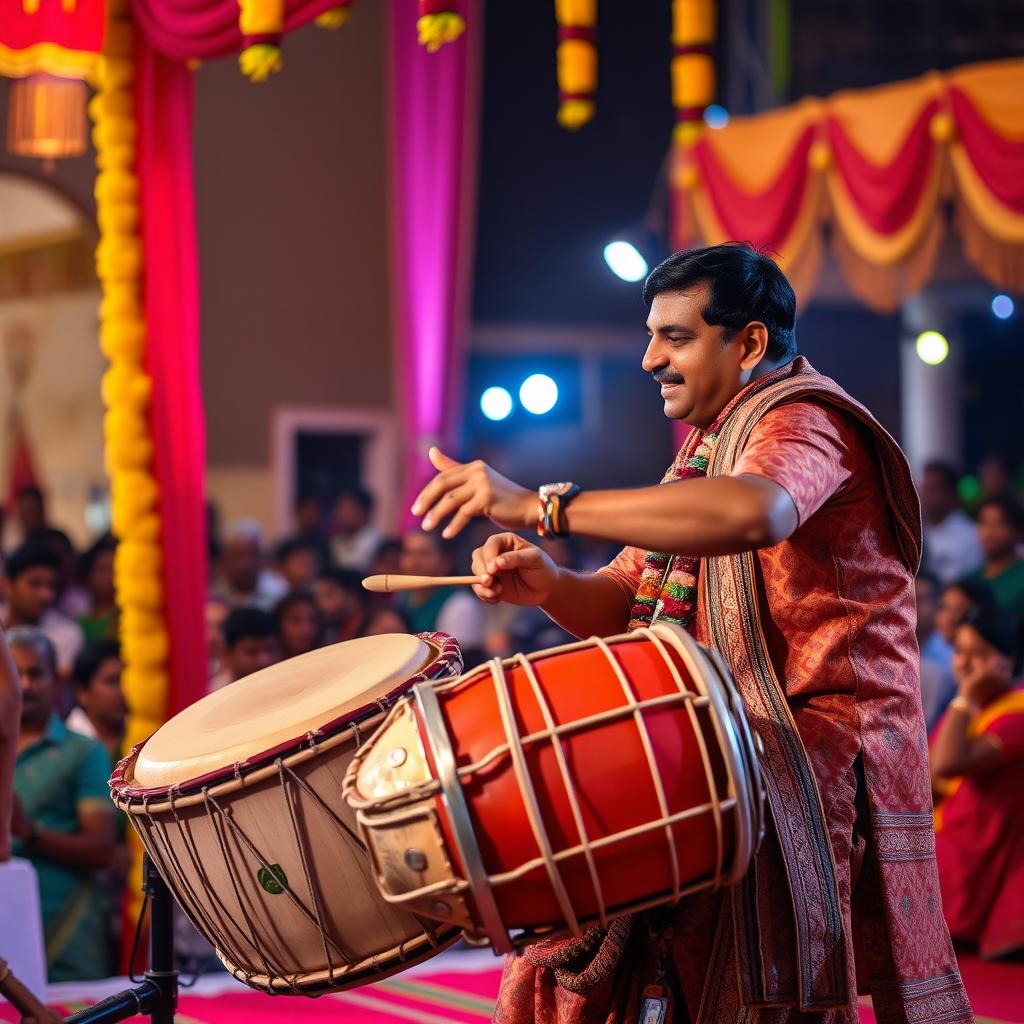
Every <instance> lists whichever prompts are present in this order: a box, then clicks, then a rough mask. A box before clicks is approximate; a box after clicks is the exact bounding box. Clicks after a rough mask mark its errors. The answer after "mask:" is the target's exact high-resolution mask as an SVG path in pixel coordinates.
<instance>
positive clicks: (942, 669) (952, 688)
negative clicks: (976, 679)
mask: <svg viewBox="0 0 1024 1024" xmlns="http://www.w3.org/2000/svg"><path fill="white" fill-rule="evenodd" d="M940 589H941V588H940V585H939V581H938V580H937V579H936V578H935V577H934V576H933V575H932V574H931V573H930V572H926V571H922V572H921V573H920V574H919V575H918V577H917V579H916V580H915V581H914V590H915V592H916V594H917V643H918V646H919V647H920V649H921V706H922V707H923V708H924V723H925V727H926V728H927V730H928V732H929V733H930V732H931V731H932V728H933V727H934V725H935V723H936V722H937V721H938V720H939V717H940V716H941V715H942V712H943V711H945V710H946V705H947V704H949V702H950V701H951V700H952V699H953V698H954V697H955V696H956V680H955V679H954V678H953V648H952V646H951V645H950V644H948V643H946V641H945V640H944V639H943V637H942V635H941V634H940V633H939V632H938V630H937V629H936V628H935V615H936V612H937V611H938V605H939V591H940Z"/></svg>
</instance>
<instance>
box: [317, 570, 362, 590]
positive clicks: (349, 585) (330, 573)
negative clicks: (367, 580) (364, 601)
mask: <svg viewBox="0 0 1024 1024" xmlns="http://www.w3.org/2000/svg"><path fill="white" fill-rule="evenodd" d="M317 579H318V580H326V581H327V582H328V583H333V584H334V585H335V586H338V587H340V588H341V589H342V590H347V591H349V592H350V593H356V594H360V595H364V594H365V593H366V591H365V590H363V577H362V575H361V574H360V573H358V572H354V571H353V570H352V569H324V570H323V572H321V573H320V575H319V576H317Z"/></svg>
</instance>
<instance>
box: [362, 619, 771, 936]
mask: <svg viewBox="0 0 1024 1024" xmlns="http://www.w3.org/2000/svg"><path fill="white" fill-rule="evenodd" d="M345 792H346V798H347V799H348V801H349V803H350V804H351V805H352V807H353V808H355V809H356V810H357V811H358V822H359V826H360V829H361V831H362V834H363V836H364V837H365V839H366V841H367V844H368V846H369V848H370V852H371V856H372V858H373V861H374V863H375V865H376V869H377V882H378V885H379V886H380V888H381V893H382V895H383V896H384V898H385V899H386V900H388V901H389V902H391V903H393V904H394V905H396V906H403V907H406V908H407V909H410V910H415V912H416V913H419V914H423V915H425V916H431V917H434V918H436V919H438V920H444V921H448V922H451V923H456V924H459V925H460V926H461V927H463V928H464V929H465V930H466V932H467V933H468V935H469V936H470V937H472V938H476V939H478V940H481V941H486V942H489V943H490V944H492V945H493V946H494V947H495V949H496V950H498V951H507V950H509V949H512V948H514V947H515V946H517V945H522V944H524V943H526V942H529V941H533V940H535V939H537V938H540V937H545V936H550V935H554V934H560V933H565V932H568V933H570V934H576V935H579V934H581V933H582V929H583V928H584V927H586V926H587V925H589V924H592V923H596V924H601V925H606V924H607V922H608V921H609V920H610V919H611V918H613V917H615V916H618V915H621V914H625V913H629V912H632V911H635V910H639V909H643V908H645V907H650V906H655V905H658V904H663V903H672V902H675V901H677V900H678V899H679V898H680V897H681V896H682V895H684V894H686V893H689V892H694V891H696V890H698V889H704V888H712V887H717V886H721V885H727V884H731V883H733V882H735V881H736V880H738V879H739V878H740V877H741V876H742V874H743V873H744V872H745V870H746V868H747V866H748V864H749V861H750V858H751V855H752V853H753V850H754V847H755V845H756V843H757V841H758V839H759V836H760V832H761V802H762V794H761V785H760V775H759V770H758V766H757V757H756V751H755V749H754V743H753V738H752V735H751V733H750V730H749V728H748V726H747V722H746V719H745V716H744V713H743V709H742V705H741V702H740V700H739V697H738V695H737V693H736V690H735V687H734V686H733V683H732V680H731V678H730V677H729V674H728V671H727V670H726V668H725V666H724V663H723V662H722V661H721V659H720V658H719V657H718V656H717V655H716V654H715V653H714V652H712V651H708V650H706V649H704V648H702V647H700V645H698V644H697V643H696V642H695V641H694V640H693V639H692V638H691V637H690V636H689V635H688V634H686V633H685V632H684V631H682V630H680V629H678V628H676V627H674V626H670V625H657V626H655V627H654V628H653V629H648V630H637V631H636V632H633V633H629V634H626V635H623V636H619V637H612V638H609V639H608V640H599V639H597V638H593V639H591V640H587V641H582V642H580V643H577V644H571V645H567V646H565V647H561V648H554V649H552V650H549V651H541V652H539V653H537V654H534V655H531V656H529V657H523V656H519V657H517V658H512V659H508V660H506V661H504V662H501V661H498V660H495V661H494V662H491V663H489V664H488V665H485V666H482V667H480V668H478V669H475V670H474V671H472V672H469V673H467V674H465V675H463V676H462V677H461V678H460V679H458V680H452V681H447V682H442V683H438V684H436V685H432V684H429V683H428V684H423V685H419V686H417V687H416V688H415V689H414V692H413V696H411V697H410V698H407V699H406V700H403V701H402V702H400V704H399V705H397V706H396V707H395V708H394V709H393V710H392V712H391V713H390V715H389V716H388V719H387V720H386V721H385V723H384V725H383V726H382V727H381V729H380V731H379V732H378V733H377V734H376V735H375V736H374V737H373V739H372V740H371V741H370V742H369V743H368V744H367V745H366V747H364V748H363V749H362V750H361V751H360V752H359V754H358V755H357V757H356V759H355V760H354V761H353V763H352V765H351V767H350V769H349V774H348V777H347V778H346V782H345ZM514 932H518V933H519V934H516V935H513V933H514Z"/></svg>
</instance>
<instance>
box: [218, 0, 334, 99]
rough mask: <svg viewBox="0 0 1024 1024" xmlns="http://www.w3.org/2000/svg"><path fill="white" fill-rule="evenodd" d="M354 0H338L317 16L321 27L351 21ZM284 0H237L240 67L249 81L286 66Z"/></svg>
mask: <svg viewBox="0 0 1024 1024" xmlns="http://www.w3.org/2000/svg"><path fill="white" fill-rule="evenodd" d="M351 6H352V0H339V2H338V4H337V6H335V7H332V8H331V9H330V10H328V11H324V13H323V14H320V15H318V16H317V18H316V19H315V20H316V24H317V25H319V26H320V28H329V29H337V28H341V26H342V25H344V24H345V22H346V21H348V17H349V8H350V7H351ZM284 7H285V0H238V27H239V30H240V31H241V33H242V43H243V49H242V52H241V54H239V57H238V66H239V68H241V71H242V74H243V75H245V77H246V78H248V79H249V81H250V82H265V81H266V80H267V79H268V78H270V76H271V75H275V74H277V72H279V71H280V70H281V69H282V68H283V67H284V59H283V57H282V56H281V38H282V36H283V35H284Z"/></svg>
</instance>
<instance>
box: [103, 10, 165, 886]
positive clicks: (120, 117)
mask: <svg viewBox="0 0 1024 1024" xmlns="http://www.w3.org/2000/svg"><path fill="white" fill-rule="evenodd" d="M107 18H108V21H107V31H106V34H105V40H104V49H103V57H102V59H101V61H100V71H99V87H98V91H97V94H96V96H95V97H94V98H93V100H92V102H91V103H90V105H89V113H90V115H91V116H92V119H93V122H94V128H93V141H94V143H95V145H96V154H97V155H96V165H97V168H98V171H99V173H98V174H97V177H96V189H95V191H96V208H97V221H98V224H99V228H100V243H99V245H98V246H97V250H96V269H97V273H98V275H99V279H100V285H101V287H102V289H103V300H102V302H101V304H100V348H101V349H102V351H103V354H104V355H105V356H106V358H107V359H108V360H109V363H110V365H109V367H108V369H107V371H106V373H105V374H104V375H103V382H102V395H103V403H104V406H105V407H106V413H105V415H104V419H103V437H104V442H105V461H106V467H107V473H108V475H109V477H110V489H111V513H112V516H111V518H112V526H113V531H114V534H115V536H116V537H117V539H118V541H119V545H118V549H117V554H116V555H115V558H114V582H115V585H116V588H117V603H118V607H119V608H120V610H121V618H120V623H121V653H122V657H123V659H124V663H125V672H124V676H123V680H122V685H123V688H124V693H125V699H126V701H127V703H128V708H129V717H128V726H127V733H126V736H125V741H126V743H127V744H128V745H129V746H131V745H134V744H136V743H139V742H141V741H142V740H144V739H145V738H146V737H147V736H149V735H150V734H151V733H152V732H154V731H155V730H156V729H157V728H158V727H159V726H160V725H161V724H162V723H163V721H164V719H165V717H166V714H167V706H168V696H169V690H170V687H169V679H168V674H167V661H168V655H169V641H168V636H167V628H166V624H165V621H164V615H163V608H164V600H163V597H164V595H163V578H162V574H161V570H162V566H163V551H162V549H161V546H160V515H159V508H158V505H157V499H158V497H159V488H158V485H157V481H156V478H155V477H154V475H153V453H154V446H153V439H152V437H151V434H150V429H149V420H148V416H147V413H148V410H149V403H150V397H151V394H152V381H151V380H150V378H149V375H148V374H147V373H146V371H145V369H144V365H143V361H144V359H145V354H146V320H145V314H144V311H143V307H142V298H141V295H142V270H143V248H142V239H141V238H140V236H139V232H138V226H139V182H138V179H137V177H136V175H135V164H136V159H135V158H136V150H135V143H136V138H137V134H138V133H137V131H136V125H135V112H134V96H133V93H132V79H133V77H134V64H133V60H132V48H133V27H132V22H131V16H130V13H129V7H128V2H127V0H111V2H110V3H109V4H108V7H107ZM132 838H133V840H134V835H133V836H132ZM135 845H136V853H140V852H141V847H140V846H138V844H137V841H135ZM140 886H141V859H140V858H139V857H138V856H136V857H135V859H134V863H133V867H132V872H131V875H130V878H129V892H130V893H131V894H132V896H133V898H135V899H136V900H138V899H141V894H140V891H139V890H140Z"/></svg>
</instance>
